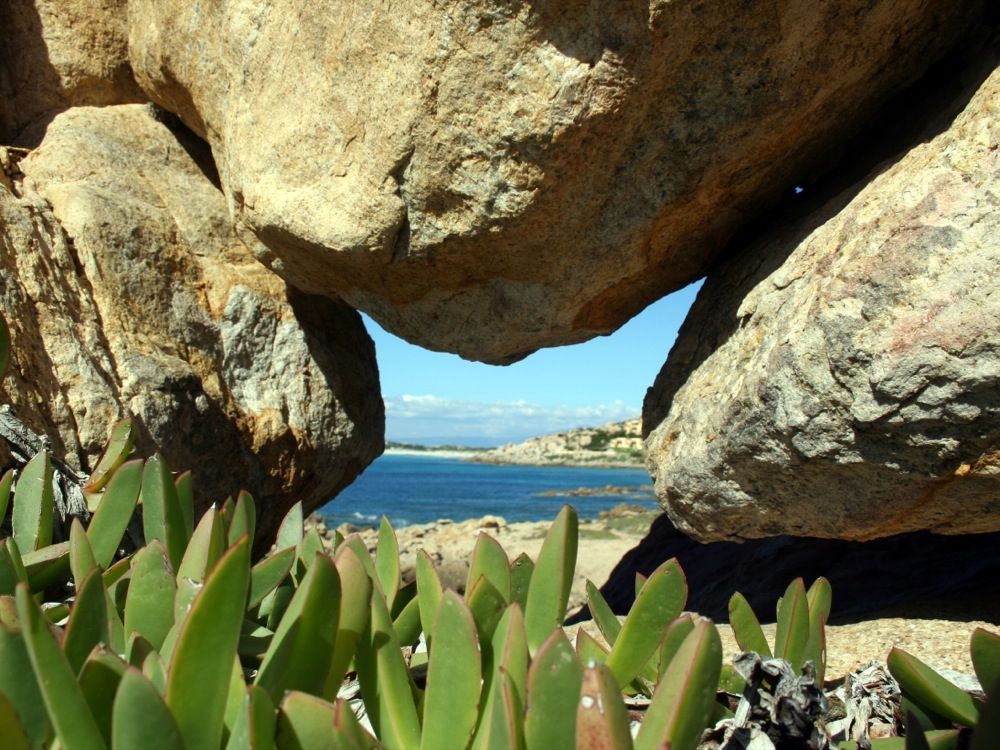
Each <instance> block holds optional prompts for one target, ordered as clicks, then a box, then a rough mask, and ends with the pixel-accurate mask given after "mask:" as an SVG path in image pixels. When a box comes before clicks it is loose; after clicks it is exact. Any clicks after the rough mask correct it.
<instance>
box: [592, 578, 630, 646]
mask: <svg viewBox="0 0 1000 750" xmlns="http://www.w3.org/2000/svg"><path fill="white" fill-rule="evenodd" d="M587 607H588V608H589V609H590V616H591V617H593V618H594V622H595V623H597V627H598V629H599V630H600V631H601V635H603V636H604V639H605V640H606V641H607V642H608V643H609V644H610V645H612V646H614V645H615V641H616V640H617V639H618V634H619V633H620V632H621V630H622V624H621V622H619V620H618V616H617V615H616V614H615V613H614V612H612V611H611V607H609V606H608V602H607V601H606V600H605V598H604V596H603V595H602V594H601V592H600V590H599V589H598V588H597V586H595V585H594V584H593V583H591V582H590V581H589V580H588V581H587Z"/></svg>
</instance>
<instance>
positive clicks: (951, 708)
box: [886, 648, 979, 727]
mask: <svg viewBox="0 0 1000 750" xmlns="http://www.w3.org/2000/svg"><path fill="white" fill-rule="evenodd" d="M886 663H887V664H888V666H889V672H890V673H891V674H892V676H893V677H895V678H896V681H897V682H898V683H899V687H900V689H901V690H902V692H903V695H904V696H905V697H906V698H909V699H910V700H911V701H912V702H913V703H915V704H916V705H917V706H919V707H922V708H924V709H926V710H928V711H930V712H932V713H936V714H939V715H941V716H943V717H945V718H946V719H949V720H950V721H954V722H955V723H957V724H963V725H965V726H967V727H973V726H975V725H976V721H977V719H978V713H979V712H978V711H977V710H976V706H975V704H974V703H973V701H972V698H971V697H970V696H969V694H968V693H966V692H965V691H964V690H962V689H961V688H959V687H958V686H956V685H954V684H952V683H951V682H949V681H948V680H946V679H945V678H944V677H942V676H941V675H939V674H938V673H937V672H935V671H934V670H933V669H931V668H930V667H928V666H927V665H926V664H924V663H923V662H922V661H920V659H918V658H917V657H915V656H913V655H912V654H909V653H907V652H906V651H903V650H902V649H899V648H893V649H892V650H891V651H890V652H889V656H888V658H887V659H886Z"/></svg>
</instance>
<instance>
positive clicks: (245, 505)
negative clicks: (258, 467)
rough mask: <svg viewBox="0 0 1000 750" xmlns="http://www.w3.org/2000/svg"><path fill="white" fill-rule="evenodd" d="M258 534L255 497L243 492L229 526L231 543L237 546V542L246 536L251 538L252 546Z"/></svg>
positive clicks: (237, 500) (238, 496)
mask: <svg viewBox="0 0 1000 750" xmlns="http://www.w3.org/2000/svg"><path fill="white" fill-rule="evenodd" d="M256 533H257V507H256V506H255V505H254V502H253V497H252V496H251V495H250V493H249V492H247V491H246V490H241V491H240V494H239V495H237V496H236V505H235V507H234V508H233V520H232V521H231V522H230V524H229V535H228V538H229V543H230V544H236V541H237V540H238V539H239V538H240V537H241V536H243V535H244V534H246V535H247V536H249V537H250V541H251V544H252V543H253V540H254V539H255V534H256Z"/></svg>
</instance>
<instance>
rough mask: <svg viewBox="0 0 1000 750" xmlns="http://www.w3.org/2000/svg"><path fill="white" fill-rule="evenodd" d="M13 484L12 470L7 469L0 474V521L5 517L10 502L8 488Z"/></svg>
mask: <svg viewBox="0 0 1000 750" xmlns="http://www.w3.org/2000/svg"><path fill="white" fill-rule="evenodd" d="M13 484H14V470H13V469H7V471H6V472H4V474H3V476H0V522H2V521H3V520H4V519H5V518H6V517H7V506H8V505H9V504H10V488H11V486H13Z"/></svg>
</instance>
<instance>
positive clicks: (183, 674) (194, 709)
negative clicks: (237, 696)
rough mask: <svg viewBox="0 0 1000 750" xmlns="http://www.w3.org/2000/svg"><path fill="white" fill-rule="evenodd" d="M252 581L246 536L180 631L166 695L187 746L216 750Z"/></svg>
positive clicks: (209, 581)
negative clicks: (231, 671)
mask: <svg viewBox="0 0 1000 750" xmlns="http://www.w3.org/2000/svg"><path fill="white" fill-rule="evenodd" d="M249 583H250V543H249V539H248V538H247V537H244V538H242V539H241V540H240V541H239V542H238V543H237V544H235V545H234V546H233V547H232V548H230V549H229V551H227V552H226V554H225V555H223V557H222V559H221V560H219V563H218V564H217V565H216V566H215V568H214V569H213V570H212V573H211V574H210V575H209V576H208V579H207V580H206V581H205V585H204V587H203V588H202V589H201V591H200V592H199V594H198V596H197V597H196V598H195V600H194V602H193V604H192V605H191V609H190V611H189V612H188V615H187V618H186V619H185V620H184V623H183V625H181V627H180V629H179V630H178V631H177V640H176V643H175V645H174V647H173V652H172V654H171V657H170V662H169V665H168V668H167V685H166V699H167V705H169V706H170V709H171V710H172V712H173V715H174V718H175V719H176V720H177V725H178V727H179V728H180V731H181V736H182V737H183V739H184V745H185V747H186V748H187V750H216V748H218V746H219V742H220V740H221V738H222V726H223V715H224V711H225V708H226V697H227V692H228V691H227V687H228V685H229V676H230V670H231V668H232V664H233V659H234V658H236V646H237V644H238V642H239V636H240V626H241V625H242V623H243V613H244V605H245V604H246V599H247V588H248V586H249Z"/></svg>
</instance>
